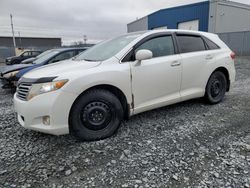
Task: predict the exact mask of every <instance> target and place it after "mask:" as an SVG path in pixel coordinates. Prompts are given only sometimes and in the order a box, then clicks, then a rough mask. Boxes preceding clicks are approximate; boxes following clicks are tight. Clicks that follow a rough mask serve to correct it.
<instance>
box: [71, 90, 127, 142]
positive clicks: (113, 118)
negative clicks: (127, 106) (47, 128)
mask: <svg viewBox="0 0 250 188" xmlns="http://www.w3.org/2000/svg"><path fill="white" fill-rule="evenodd" d="M122 118H123V107H122V105H121V102H120V101H119V99H118V98H117V97H116V96H115V95H114V94H113V93H111V92H109V91H107V90H102V89H94V90H90V91H87V92H86V93H85V94H83V95H81V96H80V97H79V98H78V99H77V101H76V102H75V103H74V105H73V107H72V109H71V112H70V117H69V125H70V132H71V133H72V134H73V135H74V136H76V137H78V138H79V139H81V140H86V141H94V140H101V139H104V138H107V137H110V136H112V135H113V134H114V133H115V131H116V130H117V129H118V128H119V126H120V123H121V120H122Z"/></svg>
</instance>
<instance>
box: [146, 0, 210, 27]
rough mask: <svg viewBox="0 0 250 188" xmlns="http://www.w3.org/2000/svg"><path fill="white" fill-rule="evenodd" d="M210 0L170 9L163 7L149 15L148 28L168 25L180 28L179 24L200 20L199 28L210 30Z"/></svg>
mask: <svg viewBox="0 0 250 188" xmlns="http://www.w3.org/2000/svg"><path fill="white" fill-rule="evenodd" d="M208 18H209V2H208V1H205V2H201V3H195V4H190V5H185V6H179V7H174V8H169V9H162V10H159V11H157V12H155V13H153V14H150V15H149V16H148V29H149V30H151V29H155V28H160V27H164V26H166V27H167V28H168V29H178V24H179V23H183V22H188V21H193V20H199V30H200V31H208Z"/></svg>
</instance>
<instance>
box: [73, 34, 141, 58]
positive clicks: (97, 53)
mask: <svg viewBox="0 0 250 188" xmlns="http://www.w3.org/2000/svg"><path fill="white" fill-rule="evenodd" d="M139 36H140V34H138V33H134V34H129V35H123V36H120V37H117V38H115V39H111V40H107V41H104V42H102V43H99V44H97V45H95V46H94V47H92V48H90V49H88V50H86V51H85V52H83V53H81V54H80V55H79V56H77V57H76V58H74V60H76V61H79V60H85V61H104V60H106V59H109V58H111V57H112V56H114V55H116V54H117V53H118V52H120V51H121V50H122V49H123V48H124V47H126V46H127V45H128V44H129V43H130V42H132V41H133V40H135V39H136V38H138V37H139Z"/></svg>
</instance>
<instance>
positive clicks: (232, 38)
mask: <svg viewBox="0 0 250 188" xmlns="http://www.w3.org/2000/svg"><path fill="white" fill-rule="evenodd" d="M218 35H219V37H220V38H221V40H223V41H224V42H225V43H226V44H227V45H228V46H229V47H230V48H231V50H233V51H234V52H235V53H236V54H237V55H239V56H249V55H250V31H244V32H232V33H220V34H218Z"/></svg>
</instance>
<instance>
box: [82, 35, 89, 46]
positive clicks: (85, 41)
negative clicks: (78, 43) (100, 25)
mask: <svg viewBox="0 0 250 188" xmlns="http://www.w3.org/2000/svg"><path fill="white" fill-rule="evenodd" d="M83 40H84V44H85V45H86V44H87V40H88V39H87V35H83Z"/></svg>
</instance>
